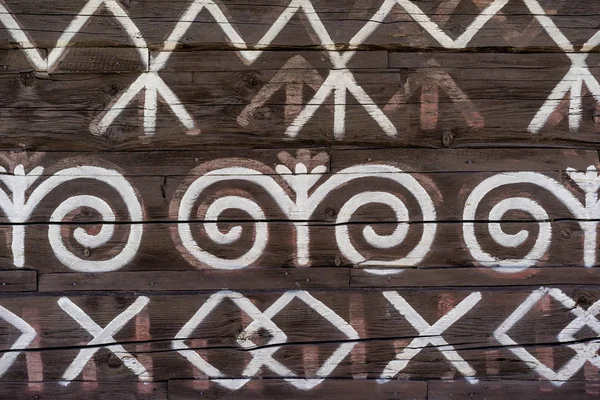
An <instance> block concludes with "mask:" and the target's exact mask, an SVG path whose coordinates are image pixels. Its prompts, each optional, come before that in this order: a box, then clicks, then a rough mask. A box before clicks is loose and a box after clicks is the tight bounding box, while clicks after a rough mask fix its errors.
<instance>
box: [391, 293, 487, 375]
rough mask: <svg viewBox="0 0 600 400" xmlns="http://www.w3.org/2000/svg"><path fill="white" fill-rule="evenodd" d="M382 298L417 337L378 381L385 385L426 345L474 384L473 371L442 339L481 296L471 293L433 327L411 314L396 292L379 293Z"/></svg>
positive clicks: (416, 313) (413, 310) (416, 314)
mask: <svg viewBox="0 0 600 400" xmlns="http://www.w3.org/2000/svg"><path fill="white" fill-rule="evenodd" d="M383 295H384V296H385V298H386V299H388V300H389V302H390V303H392V305H393V306H394V308H396V310H398V312H399V313H400V314H401V315H402V316H403V317H405V318H406V320H407V321H408V322H409V323H410V324H411V325H412V326H413V327H414V328H415V329H416V330H417V332H418V333H419V336H418V337H417V338H415V339H413V340H412V341H411V342H410V343H409V345H408V346H406V348H405V349H404V350H403V351H402V352H400V353H398V354H397V355H396V359H394V360H392V361H390V362H389V363H388V365H387V366H386V367H385V369H384V371H383V372H382V373H381V376H380V379H379V382H380V383H385V382H387V381H389V380H390V379H392V378H393V377H394V376H396V375H398V373H400V372H401V371H402V370H404V368H406V366H407V365H408V363H409V362H410V360H412V359H413V357H415V356H416V355H417V354H419V353H420V352H421V350H423V348H424V347H425V346H427V345H429V344H431V345H433V346H435V347H436V348H437V349H438V350H439V351H440V352H441V353H442V354H443V355H444V357H445V358H446V359H447V360H448V361H449V362H450V364H452V366H453V367H454V368H456V369H457V370H458V371H459V372H460V373H461V374H463V375H464V376H465V378H466V379H467V380H468V382H470V383H477V379H475V374H476V372H475V370H474V369H473V367H471V365H469V363H468V362H466V361H465V360H464V359H463V358H462V357H461V356H460V354H458V353H457V352H456V350H455V349H454V346H452V345H450V344H448V342H447V341H446V340H445V339H444V338H443V337H442V333H444V332H445V331H446V330H447V329H448V328H449V327H450V326H452V325H453V324H454V323H455V322H456V321H458V320H459V319H460V318H462V317H463V316H464V315H465V314H466V313H468V312H469V311H470V310H472V309H473V308H474V307H475V306H476V305H477V303H479V301H480V300H481V293H479V292H473V293H471V294H470V295H469V296H467V297H466V298H465V299H464V300H463V301H461V302H460V303H459V304H458V305H457V306H456V307H454V308H453V309H452V310H450V311H449V312H448V313H447V314H446V315H444V316H443V317H442V318H440V319H439V320H438V321H437V322H436V323H435V324H433V325H429V323H428V322H427V321H425V320H424V319H423V317H421V315H420V314H419V313H418V312H417V311H415V309H414V308H412V306H411V305H410V304H408V302H407V301H406V300H405V299H404V298H403V297H402V296H400V295H399V294H398V292H383Z"/></svg>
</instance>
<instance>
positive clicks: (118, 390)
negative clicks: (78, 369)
mask: <svg viewBox="0 0 600 400" xmlns="http://www.w3.org/2000/svg"><path fill="white" fill-rule="evenodd" d="M0 390H2V393H3V394H4V395H5V396H6V397H7V398H12V399H25V398H27V399H35V400H50V399H64V400H78V399H81V398H82V396H85V398H86V399H90V400H102V399H106V398H107V397H110V398H118V399H127V400H167V398H168V397H167V384H166V382H153V383H147V384H144V383H135V382H133V383H132V382H122V383H117V382H72V383H71V384H69V386H63V385H60V384H59V383H56V382H29V383H27V382H0Z"/></svg>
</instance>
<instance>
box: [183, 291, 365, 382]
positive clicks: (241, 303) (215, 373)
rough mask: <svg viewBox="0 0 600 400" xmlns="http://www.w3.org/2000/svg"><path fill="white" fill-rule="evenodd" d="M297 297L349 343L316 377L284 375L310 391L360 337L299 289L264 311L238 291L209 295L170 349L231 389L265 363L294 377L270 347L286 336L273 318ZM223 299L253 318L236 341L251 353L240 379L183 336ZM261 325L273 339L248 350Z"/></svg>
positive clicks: (336, 353) (330, 311) (248, 379)
mask: <svg viewBox="0 0 600 400" xmlns="http://www.w3.org/2000/svg"><path fill="white" fill-rule="evenodd" d="M296 298H298V299H299V300H301V301H303V302H304V303H305V304H306V305H308V306H309V307H310V308H311V309H312V310H314V311H316V312H317V313H318V314H319V315H321V316H322V317H323V318H325V319H326V320H327V321H329V322H330V323H331V324H332V325H333V326H334V327H336V328H337V329H339V330H340V331H341V332H342V333H343V334H345V335H346V336H347V337H348V339H350V340H353V341H354V342H351V343H342V344H340V345H339V346H338V348H337V349H336V350H335V351H334V352H333V354H332V355H331V356H330V357H329V358H328V359H327V360H326V361H325V362H324V363H323V364H322V365H321V367H320V368H319V369H318V371H317V372H316V376H317V378H308V379H302V378H285V379H284V380H285V381H286V382H288V383H290V384H292V385H293V386H295V387H296V388H298V389H300V390H311V389H313V388H314V387H316V386H317V385H319V384H320V383H321V382H323V380H324V379H325V378H326V377H327V376H328V375H329V374H331V372H333V370H334V369H335V368H336V367H337V366H338V365H339V363H340V362H341V361H342V360H343V359H344V358H345V357H347V356H348V354H350V352H351V351H352V349H353V348H354V346H356V340H358V339H359V338H360V337H359V335H358V332H356V330H355V329H354V328H353V327H352V326H351V325H350V324H349V323H348V322H347V321H345V320H344V319H343V318H342V317H340V316H339V315H338V314H336V313H335V312H334V311H333V310H332V309H330V308H329V307H327V306H326V305H325V304H324V303H323V302H321V301H320V300H317V299H316V298H315V297H313V296H312V295H311V294H310V293H308V292H306V291H301V290H298V291H296V290H290V291H288V292H285V293H284V294H283V295H281V296H280V297H279V298H278V299H277V300H276V301H275V302H274V303H273V304H271V306H269V307H268V308H267V309H266V310H265V311H264V312H261V311H260V310H259V309H258V308H257V307H256V306H255V305H254V304H253V303H252V302H251V301H250V300H249V299H248V298H246V297H245V296H244V295H242V294H241V293H238V292H233V291H229V290H224V291H220V292H217V293H215V294H213V295H211V296H210V297H209V298H208V299H207V300H206V301H205V302H204V304H202V306H201V307H200V308H199V309H198V311H196V313H195V314H194V315H193V316H192V318H190V320H189V321H188V322H187V323H186V324H185V325H184V326H183V327H182V328H181V330H180V331H179V332H178V333H177V334H176V335H175V338H174V339H173V340H172V342H171V346H172V348H173V350H175V351H177V352H178V353H179V354H181V355H182V356H183V357H185V358H186V359H187V360H188V361H189V362H190V363H191V364H192V365H194V366H195V367H196V368H198V369H199V370H201V371H202V372H204V373H205V374H207V375H208V376H209V378H210V380H211V381H213V382H215V383H218V384H220V385H221V386H224V387H226V388H228V389H231V390H238V389H240V388H242V387H243V386H244V385H246V383H248V382H249V381H250V379H251V378H252V377H253V376H254V375H256V373H257V372H258V370H260V368H261V367H262V366H263V365H265V366H267V367H268V368H269V369H271V370H272V371H273V372H275V373H276V374H278V375H280V376H285V375H287V376H296V374H295V373H294V372H293V371H291V370H290V369H289V368H287V367H286V366H284V365H283V364H281V363H280V362H279V361H277V360H275V359H273V358H272V355H273V354H274V353H275V352H276V351H277V350H279V349H280V348H281V346H273V345H275V344H284V343H286V342H287V338H288V337H287V335H286V334H285V332H283V331H282V330H281V329H280V328H279V327H278V326H277V325H276V324H275V323H274V322H273V321H272V320H271V318H273V317H275V316H276V315H277V314H279V312H281V311H282V310H283V309H284V308H285V307H286V306H287V305H288V304H289V303H290V302H291V301H292V300H294V299H296ZM225 299H230V300H232V301H233V302H234V303H235V304H236V305H237V306H238V307H239V308H240V309H241V310H242V311H244V312H245V313H246V314H247V315H248V316H249V317H251V318H252V319H253V321H252V322H251V323H250V324H249V325H248V326H247V327H246V328H244V330H243V331H242V332H240V334H239V335H238V337H237V342H238V344H240V346H242V347H243V348H244V349H247V350H249V351H250V353H251V354H252V360H250V362H249V363H248V365H247V366H246V368H245V369H244V372H243V373H242V376H243V377H244V378H242V379H227V378H225V375H224V374H223V373H222V372H221V371H220V370H219V369H217V368H216V367H214V366H213V365H212V364H210V363H209V362H207V361H206V360H205V359H204V358H203V357H201V356H200V355H199V354H198V353H197V352H196V351H195V350H192V349H190V347H189V346H188V345H186V344H185V339H187V338H189V336H190V335H191V334H192V332H193V331H194V330H195V329H196V328H197V327H198V326H199V325H200V324H201V323H202V322H203V321H204V319H205V318H206V317H207V316H208V315H209V314H210V313H211V312H212V311H213V310H214V309H215V308H216V307H217V306H218V305H219V304H221V303H222V302H223V300H225ZM261 328H264V329H266V330H267V331H268V332H269V333H270V334H271V335H272V338H271V339H270V340H269V341H268V342H267V344H265V345H263V346H262V347H264V348H260V349H256V350H250V349H252V348H255V347H257V345H256V344H255V343H254V342H252V341H251V340H250V339H249V338H250V336H252V334H254V333H256V332H258V331H259V330H260V329H261Z"/></svg>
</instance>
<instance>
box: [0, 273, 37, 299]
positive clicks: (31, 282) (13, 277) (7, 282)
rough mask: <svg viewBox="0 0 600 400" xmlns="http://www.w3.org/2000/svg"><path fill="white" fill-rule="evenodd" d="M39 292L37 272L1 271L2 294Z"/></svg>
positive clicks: (0, 286) (0, 284)
mask: <svg viewBox="0 0 600 400" xmlns="http://www.w3.org/2000/svg"><path fill="white" fill-rule="evenodd" d="M35 291H37V272H36V271H28V270H0V293H5V292H35Z"/></svg>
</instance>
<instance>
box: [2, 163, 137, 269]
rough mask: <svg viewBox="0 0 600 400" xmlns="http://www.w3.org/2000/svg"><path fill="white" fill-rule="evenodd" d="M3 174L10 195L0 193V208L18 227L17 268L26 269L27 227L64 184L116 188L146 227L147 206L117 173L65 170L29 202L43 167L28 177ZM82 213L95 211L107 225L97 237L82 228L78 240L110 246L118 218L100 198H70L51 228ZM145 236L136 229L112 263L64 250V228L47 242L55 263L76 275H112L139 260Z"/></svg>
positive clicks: (15, 236) (87, 168)
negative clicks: (85, 181)
mask: <svg viewBox="0 0 600 400" xmlns="http://www.w3.org/2000/svg"><path fill="white" fill-rule="evenodd" d="M0 172H1V173H2V174H0V181H1V182H2V183H4V185H5V186H6V188H7V189H8V191H9V192H10V193H5V192H4V191H3V190H0V208H2V211H3V212H4V213H5V215H6V217H7V218H8V220H9V221H10V222H11V223H13V224H19V225H14V226H13V231H12V244H11V249H12V253H13V262H14V265H15V266H17V267H23V266H24V265H25V225H23V224H24V223H26V222H27V221H28V220H29V218H30V217H31V215H32V213H33V211H34V210H35V209H36V208H37V206H38V205H39V204H40V203H41V202H42V200H43V199H44V198H45V197H46V195H48V193H50V192H52V191H53V190H54V189H56V188H57V187H58V186H60V185H62V184H63V183H67V182H71V181H74V180H77V179H92V180H94V181H99V182H102V183H105V184H107V185H109V186H110V187H112V188H113V189H114V190H115V191H116V192H117V193H118V195H119V196H120V197H121V199H122V200H123V202H124V203H125V206H126V207H127V212H128V214H129V218H130V221H131V222H142V221H143V213H142V206H141V204H140V202H139V200H138V198H137V194H136V193H135V190H134V189H133V187H132V186H131V184H130V183H129V182H128V181H127V179H125V177H123V175H121V174H120V173H118V172H117V171H114V170H110V169H106V168H101V167H93V166H80V167H74V168H68V169H63V170H61V171H58V172H57V173H55V174H54V175H52V176H50V177H48V178H47V179H46V180H44V181H42V182H41V183H40V184H39V185H37V186H36V187H35V188H34V189H33V190H31V192H30V194H29V196H28V197H27V198H26V193H27V192H28V191H30V189H31V188H32V187H33V186H34V184H35V183H36V182H37V181H38V180H40V179H41V178H42V176H43V172H44V169H43V168H42V167H36V168H34V169H33V170H32V171H30V172H29V173H27V174H26V173H25V168H24V167H23V165H18V166H16V167H15V169H14V171H13V174H9V173H6V172H7V171H6V169H5V168H3V167H0ZM81 207H89V208H91V209H94V210H95V211H96V212H97V213H98V214H100V215H101V216H102V221H103V222H105V224H103V225H102V229H101V230H100V232H99V233H98V234H97V235H95V236H92V235H89V234H88V233H87V232H86V231H85V230H84V229H83V228H77V229H76V230H75V232H74V237H75V240H76V241H77V242H78V243H79V244H81V245H82V246H86V247H89V248H98V247H100V246H102V245H104V244H106V243H108V242H109V240H110V238H111V237H112V234H113V230H114V226H113V223H114V222H115V215H114V212H113V211H112V209H111V208H110V206H109V205H108V204H107V203H106V202H105V201H104V200H102V199H100V198H98V197H95V196H89V195H81V196H73V197H70V198H68V199H67V200H65V201H64V202H62V203H61V204H60V205H59V206H58V207H57V208H56V210H54V212H53V213H52V216H51V217H50V222H53V223H60V222H61V221H62V219H63V218H64V217H65V216H66V215H67V214H69V213H70V212H72V211H74V210H77V209H78V208H81ZM142 231H143V225H142V224H131V225H130V226H129V236H128V239H127V243H126V244H125V246H124V247H123V249H122V250H121V251H120V252H119V253H118V254H117V255H115V256H114V257H113V258H111V259H108V260H103V261H92V260H86V259H83V258H80V257H78V256H76V255H75V254H73V253H71V252H70V251H69V250H68V249H67V247H66V246H65V245H64V242H63V237H62V234H61V232H60V226H59V225H50V226H49V227H48V240H49V242H50V245H51V247H52V251H53V252H54V255H55V256H56V258H57V259H58V260H59V261H60V262H61V263H63V264H64V265H66V266H67V267H69V268H71V269H73V270H74V271H79V272H107V271H114V270H117V269H119V268H121V267H123V266H124V265H126V264H128V263H129V262H130V261H131V260H132V259H133V258H134V257H135V255H136V254H137V251H138V249H139V246H140V242H141V238H142Z"/></svg>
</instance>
